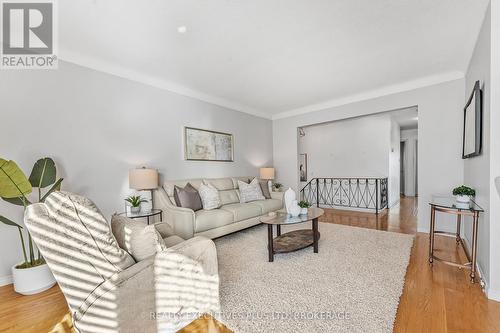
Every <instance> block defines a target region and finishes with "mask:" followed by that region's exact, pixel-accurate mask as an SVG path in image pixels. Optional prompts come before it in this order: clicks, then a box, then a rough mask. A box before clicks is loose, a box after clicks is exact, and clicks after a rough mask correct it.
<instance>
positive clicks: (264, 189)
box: [259, 180, 271, 199]
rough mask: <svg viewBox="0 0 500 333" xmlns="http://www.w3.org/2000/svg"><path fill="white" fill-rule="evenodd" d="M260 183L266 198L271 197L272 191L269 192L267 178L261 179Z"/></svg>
mask: <svg viewBox="0 0 500 333" xmlns="http://www.w3.org/2000/svg"><path fill="white" fill-rule="evenodd" d="M259 185H260V189H261V191H262V195H263V196H264V198H266V199H271V193H270V192H269V185H267V180H261V181H259Z"/></svg>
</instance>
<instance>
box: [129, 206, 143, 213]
mask: <svg viewBox="0 0 500 333" xmlns="http://www.w3.org/2000/svg"><path fill="white" fill-rule="evenodd" d="M140 211H141V206H139V207H132V206H130V212H131V213H132V214H137V213H139V212H140Z"/></svg>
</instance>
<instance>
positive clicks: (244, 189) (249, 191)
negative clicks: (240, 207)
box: [238, 178, 265, 203]
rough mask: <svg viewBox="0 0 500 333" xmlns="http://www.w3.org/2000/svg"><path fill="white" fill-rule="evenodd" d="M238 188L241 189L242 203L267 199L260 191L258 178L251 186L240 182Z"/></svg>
mask: <svg viewBox="0 0 500 333" xmlns="http://www.w3.org/2000/svg"><path fill="white" fill-rule="evenodd" d="M238 187H239V189H240V202H241V203H245V202H251V201H255V200H263V199H265V198H264V196H263V195H262V190H261V189H260V185H259V180H258V179H257V178H254V180H252V181H251V182H250V184H246V183H244V182H242V181H238Z"/></svg>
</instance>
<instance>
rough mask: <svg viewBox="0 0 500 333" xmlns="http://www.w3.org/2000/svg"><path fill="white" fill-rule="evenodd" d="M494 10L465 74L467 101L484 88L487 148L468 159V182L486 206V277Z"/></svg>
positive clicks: (481, 255) (482, 263)
mask: <svg viewBox="0 0 500 333" xmlns="http://www.w3.org/2000/svg"><path fill="white" fill-rule="evenodd" d="M490 38H491V12H490V10H488V11H487V12H486V16H485V19H484V22H483V25H482V27H481V31H480V33H479V36H478V40H477V42H476V47H475V48H474V52H473V55H472V58H471V61H470V63H469V68H468V70H467V73H466V76H465V96H464V97H465V98H464V102H463V104H464V105H465V103H466V101H467V99H468V98H469V96H470V93H471V92H472V89H473V88H474V83H475V82H476V81H477V80H480V81H481V88H482V90H483V129H484V130H483V152H482V154H481V155H480V156H477V157H473V158H468V159H465V160H464V184H465V185H467V186H470V187H472V188H474V189H475V190H476V198H475V200H476V202H477V203H478V204H479V205H480V206H481V207H482V208H483V209H484V210H485V212H484V213H483V214H482V215H481V216H480V220H479V229H478V258H477V260H478V265H479V268H480V270H481V272H482V274H483V279H484V280H485V281H486V282H488V281H489V275H490V263H489V261H490V131H489V129H490V91H491V82H490V69H491V68H490V61H491V42H490ZM492 190H494V189H492ZM462 229H463V231H464V235H465V237H466V239H467V241H468V244H472V235H471V233H472V230H471V222H470V221H469V222H467V223H464V224H463V228H462Z"/></svg>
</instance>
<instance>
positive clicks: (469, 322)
mask: <svg viewBox="0 0 500 333" xmlns="http://www.w3.org/2000/svg"><path fill="white" fill-rule="evenodd" d="M320 221H321V222H324V223H337V224H343V225H350V226H356V227H363V228H370V229H378V230H385V231H391V232H400V233H407V234H415V235H416V236H415V241H414V245H413V248H412V254H411V257H410V263H409V266H408V270H407V272H406V277H405V285H404V289H403V294H402V295H401V298H400V304H399V308H398V312H397V316H396V321H395V324H394V332H396V333H403V332H411V333H413V332H439V333H441V332H444V333H448V332H449V333H459V332H464V333H465V332H467V333H469V332H474V333H476V332H480V333H483V332H485V333H489V332H492V333H493V332H500V303H498V302H494V301H490V300H488V299H487V298H486V297H485V295H484V294H483V292H482V291H481V288H480V285H479V284H478V283H475V284H471V283H470V282H469V276H468V272H467V271H466V270H463V269H458V268H455V267H450V266H446V265H444V264H442V263H439V262H435V263H434V264H433V266H431V265H429V263H428V244H429V243H428V242H429V236H428V234H423V233H416V230H417V200H416V198H411V197H405V198H402V199H401V202H400V204H398V205H396V206H395V207H393V208H391V209H390V210H389V211H388V212H384V213H381V214H379V215H378V216H376V215H375V214H372V213H360V212H353V211H344V210H336V209H327V210H325V215H324V216H323V218H322V219H321V220H320ZM436 248H437V251H438V253H439V255H440V256H442V257H443V258H445V259H448V260H459V261H462V262H465V261H466V257H465V254H464V253H463V252H462V250H461V249H460V248H459V247H458V246H457V244H456V242H455V239H454V238H452V237H445V236H437V237H436ZM0 318H2V320H0V332H16V333H17V332H28V333H31V332H33V333H43V332H51V333H68V332H73V330H72V325H71V317H70V315H69V313H68V308H67V305H66V301H65V300H64V296H63V295H62V293H61V291H60V289H59V287H57V286H54V287H53V288H51V289H50V290H47V291H46V292H43V293H41V294H38V295H33V296H21V295H18V294H16V293H15V292H14V291H13V288H12V286H4V287H1V288H0ZM182 332H183V333H206V332H208V333H230V332H231V331H230V330H229V329H227V328H226V327H225V326H223V325H222V324H221V323H219V322H217V321H216V320H215V319H213V318H210V317H208V318H202V319H198V320H196V321H194V322H193V323H191V324H190V325H189V326H187V327H186V328H184V329H183V330H182Z"/></svg>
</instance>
